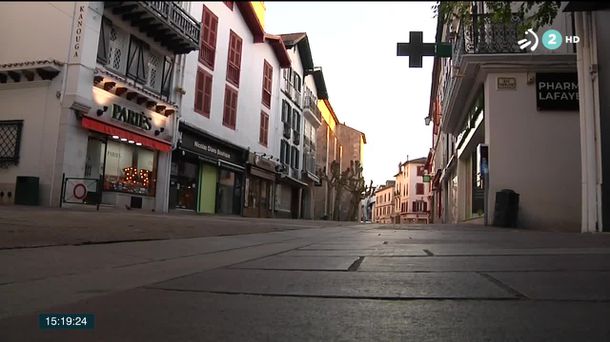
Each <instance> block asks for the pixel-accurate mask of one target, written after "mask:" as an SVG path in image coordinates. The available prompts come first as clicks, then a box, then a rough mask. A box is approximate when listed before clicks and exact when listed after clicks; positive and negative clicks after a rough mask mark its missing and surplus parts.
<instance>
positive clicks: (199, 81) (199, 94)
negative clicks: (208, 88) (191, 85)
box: [195, 70, 203, 114]
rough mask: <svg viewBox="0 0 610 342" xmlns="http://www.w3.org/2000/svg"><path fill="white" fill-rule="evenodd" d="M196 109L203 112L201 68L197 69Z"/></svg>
mask: <svg viewBox="0 0 610 342" xmlns="http://www.w3.org/2000/svg"><path fill="white" fill-rule="evenodd" d="M195 111H196V112H197V113H202V114H203V72H202V71H201V70H197V81H196V83H195Z"/></svg>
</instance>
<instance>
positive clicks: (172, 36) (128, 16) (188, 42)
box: [105, 1, 201, 54]
mask: <svg viewBox="0 0 610 342" xmlns="http://www.w3.org/2000/svg"><path fill="white" fill-rule="evenodd" d="M105 7H106V8H108V9H110V10H111V11H112V13H113V14H115V15H120V16H121V17H122V18H123V20H126V21H129V22H130V23H131V25H132V26H134V27H137V28H138V29H139V30H140V31H142V32H143V33H145V34H147V35H149V36H151V37H152V38H153V39H154V40H155V41H157V42H159V44H161V45H163V46H165V47H166V48H167V49H169V50H171V51H173V52H174V53H176V54H184V53H188V52H190V51H193V50H198V49H199V37H200V35H201V24H200V23H199V22H198V21H197V20H196V19H195V18H193V17H192V16H191V15H190V14H188V13H187V12H186V11H185V10H184V9H182V8H181V7H180V5H179V4H178V3H176V2H174V1H168V2H165V1H107V2H105Z"/></svg>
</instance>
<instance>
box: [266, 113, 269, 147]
mask: <svg viewBox="0 0 610 342" xmlns="http://www.w3.org/2000/svg"><path fill="white" fill-rule="evenodd" d="M268 142H269V115H267V114H265V146H267V143H268Z"/></svg>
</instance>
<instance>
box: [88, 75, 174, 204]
mask: <svg viewBox="0 0 610 342" xmlns="http://www.w3.org/2000/svg"><path fill="white" fill-rule="evenodd" d="M93 95H94V96H93V99H94V102H95V105H96V107H94V108H92V109H91V110H90V111H89V112H87V113H82V118H81V126H82V128H83V129H86V130H87V131H88V140H87V150H86V161H85V168H84V169H85V172H84V177H85V178H92V179H99V180H100V182H101V185H102V186H101V189H102V193H101V199H100V200H101V203H102V204H106V205H112V206H117V207H127V208H129V209H131V208H134V209H148V210H152V209H155V208H156V207H157V203H156V200H155V199H156V197H157V191H158V179H159V173H160V170H162V168H160V167H159V165H160V162H159V160H160V159H161V158H163V157H165V158H167V155H169V152H170V151H171V149H172V144H171V141H172V136H171V135H170V134H169V133H170V132H171V131H172V130H171V128H170V127H169V126H170V125H171V120H170V118H168V117H166V116H165V115H162V114H159V113H157V112H154V111H150V110H148V109H146V108H145V107H144V106H138V105H136V104H134V103H130V102H127V101H124V99H122V98H120V97H118V96H115V95H114V94H112V93H109V92H107V91H105V90H104V89H100V88H97V87H94V88H93ZM166 127H167V128H166Z"/></svg>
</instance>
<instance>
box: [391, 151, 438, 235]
mask: <svg viewBox="0 0 610 342" xmlns="http://www.w3.org/2000/svg"><path fill="white" fill-rule="evenodd" d="M425 163H426V158H419V159H414V160H409V161H406V162H404V163H400V166H399V171H398V173H397V174H396V175H395V177H396V183H395V186H394V206H395V208H394V209H395V216H394V218H393V219H394V222H396V223H429V221H430V211H429V210H430V203H429V197H428V196H429V190H430V189H429V186H428V183H425V182H424V169H425V167H424V166H425Z"/></svg>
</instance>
